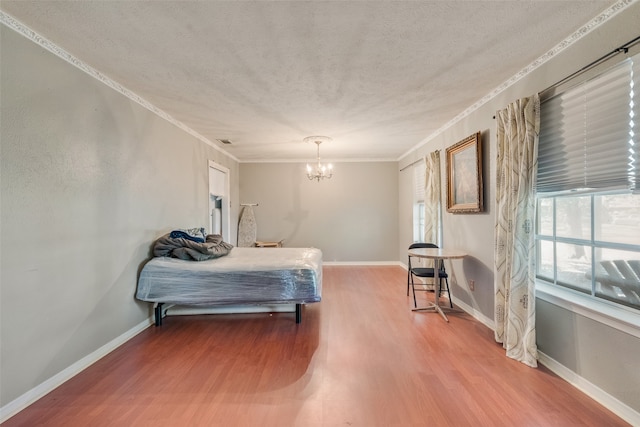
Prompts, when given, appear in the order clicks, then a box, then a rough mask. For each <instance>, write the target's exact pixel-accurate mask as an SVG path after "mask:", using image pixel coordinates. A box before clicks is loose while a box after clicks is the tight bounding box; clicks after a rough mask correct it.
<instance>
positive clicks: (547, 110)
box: [537, 55, 640, 192]
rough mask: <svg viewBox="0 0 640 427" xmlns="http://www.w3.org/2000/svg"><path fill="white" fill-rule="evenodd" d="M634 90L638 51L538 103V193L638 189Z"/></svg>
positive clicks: (637, 97) (638, 99) (639, 75)
mask: <svg viewBox="0 0 640 427" xmlns="http://www.w3.org/2000/svg"><path fill="white" fill-rule="evenodd" d="M634 84H635V91H634ZM637 92H640V55H636V56H634V57H632V58H628V59H626V60H624V61H623V62H621V63H619V64H618V65H616V66H614V67H612V68H610V69H609V70H607V71H606V72H604V73H603V74H601V75H599V76H597V77H595V78H593V79H591V80H588V81H586V82H583V83H581V84H580V85H579V86H577V87H574V88H572V89H570V90H568V91H566V92H563V93H561V94H559V95H557V96H555V97H553V98H550V99H549V100H547V101H545V102H544V103H543V104H542V106H541V109H540V144H539V147H538V177H537V190H538V192H556V191H564V190H574V189H613V188H630V189H632V190H635V189H637V188H638V184H640V179H638V176H640V175H639V173H640V161H639V159H638V155H639V154H638V151H639V149H640V143H639V142H638V138H639V137H640V123H639V122H640V93H637Z"/></svg>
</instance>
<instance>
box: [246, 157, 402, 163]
mask: <svg viewBox="0 0 640 427" xmlns="http://www.w3.org/2000/svg"><path fill="white" fill-rule="evenodd" d="M316 161H317V159H309V158H306V159H273V160H270V159H262V160H259V159H253V160H240V161H239V163H315V162H316ZM397 161H398V160H397V159H391V158H380V159H371V158H354V159H325V158H323V159H322V163H334V164H337V163H385V162H392V163H396V162H397Z"/></svg>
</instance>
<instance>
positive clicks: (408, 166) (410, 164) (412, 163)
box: [400, 159, 424, 172]
mask: <svg viewBox="0 0 640 427" xmlns="http://www.w3.org/2000/svg"><path fill="white" fill-rule="evenodd" d="M423 160H424V159H418V160H415V161H413V162H411V163H409V164H408V165H406V166H405V167H403V168H402V169H400V172H402V171H403V170H405V169H408V168H410V167H411V166H413V165H415V164H416V163H418V162H421V161H423Z"/></svg>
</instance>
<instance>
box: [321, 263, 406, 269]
mask: <svg viewBox="0 0 640 427" xmlns="http://www.w3.org/2000/svg"><path fill="white" fill-rule="evenodd" d="M322 265H334V266H336V265H337V266H340V265H347V266H355V265H397V266H400V267H402V266H404V264H403V263H401V262H399V261H322ZM405 269H406V267H405Z"/></svg>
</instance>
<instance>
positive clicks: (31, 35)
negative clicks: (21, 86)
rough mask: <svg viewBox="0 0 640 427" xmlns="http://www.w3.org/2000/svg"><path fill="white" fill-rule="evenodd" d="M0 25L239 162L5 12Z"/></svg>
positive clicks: (0, 18) (1, 14)
mask: <svg viewBox="0 0 640 427" xmlns="http://www.w3.org/2000/svg"><path fill="white" fill-rule="evenodd" d="M0 23H2V24H4V25H6V26H7V27H9V28H11V29H12V30H14V31H15V32H17V33H18V34H20V35H22V36H24V37H26V38H27V39H29V40H31V41H32V42H34V43H35V44H37V45H39V46H40V47H42V48H44V49H46V50H48V51H49V52H51V53H53V54H54V55H56V56H57V57H59V58H61V59H63V60H65V61H67V62H68V63H69V64H71V65H73V66H74V67H76V68H78V69H80V70H82V71H84V72H85V73H87V74H88V75H90V76H91V77H93V78H94V79H96V80H99V81H100V82H102V83H104V84H105V85H107V86H109V87H110V88H111V89H113V90H115V91H116V92H119V93H120V94H122V95H124V96H125V97H127V98H129V99H130V100H132V101H133V102H135V103H136V104H138V105H140V106H142V107H144V108H146V109H147V110H149V111H151V112H152V113H154V114H156V115H157V116H159V117H160V118H162V119H164V120H166V121H168V122H169V123H171V124H173V125H174V126H176V127H178V128H179V129H181V130H183V131H184V132H186V133H188V134H189V135H191V136H193V137H194V138H196V139H197V140H199V141H201V142H204V143H205V144H207V145H209V146H210V147H212V148H213V149H214V150H217V151H219V152H221V153H222V154H224V155H226V156H228V157H230V158H231V159H233V160H235V161H236V162H240V161H239V160H238V159H237V158H236V157H235V156H233V155H232V154H230V153H228V152H227V151H225V150H223V149H222V148H220V147H218V146H217V145H215V144H214V143H213V142H211V141H210V140H209V139H207V138H205V137H204V136H202V135H200V134H199V133H198V132H196V131H195V130H193V129H191V128H190V127H189V126H187V125H185V124H184V123H182V122H181V121H179V120H176V119H175V118H173V117H172V116H171V115H170V114H168V113H166V112H165V111H163V110H161V109H159V108H158V107H156V106H155V105H153V104H152V103H150V102H149V101H147V100H146V99H144V98H142V97H141V96H139V95H138V94H136V93H134V92H132V91H131V90H129V89H127V88H126V87H124V86H122V85H121V84H120V83H118V82H116V81H114V80H112V79H111V78H109V77H107V76H106V75H104V74H102V73H101V72H100V71H98V70H96V69H95V68H93V67H91V66H90V65H88V64H86V63H85V62H83V61H81V60H80V59H78V58H76V57H75V56H73V55H71V54H70V53H69V52H67V51H66V50H64V49H63V48H61V47H60V46H58V45H56V44H55V43H53V42H52V41H50V40H48V39H47V38H45V37H43V36H41V35H40V34H38V33H36V32H35V31H33V30H32V29H31V28H29V27H27V26H26V25H24V24H23V23H22V22H20V21H18V20H17V19H15V18H14V17H12V16H11V15H9V14H7V13H6V12H3V11H0Z"/></svg>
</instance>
